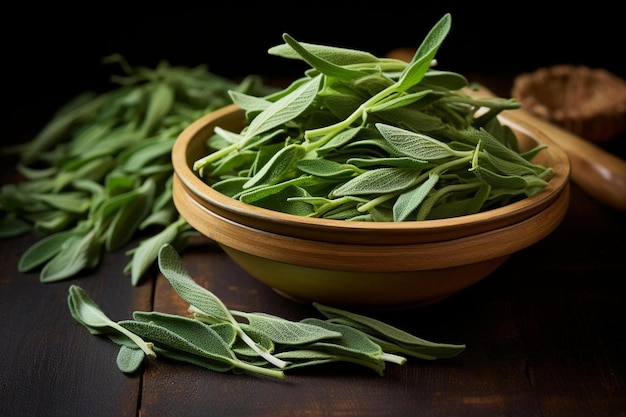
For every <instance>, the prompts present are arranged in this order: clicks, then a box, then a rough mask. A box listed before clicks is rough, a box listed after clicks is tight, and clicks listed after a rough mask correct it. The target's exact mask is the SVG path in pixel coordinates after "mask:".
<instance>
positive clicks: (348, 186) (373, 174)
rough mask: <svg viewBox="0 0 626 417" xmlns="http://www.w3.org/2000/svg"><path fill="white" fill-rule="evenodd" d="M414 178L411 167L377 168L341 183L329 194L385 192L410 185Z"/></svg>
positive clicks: (413, 182) (339, 195) (412, 183)
mask: <svg viewBox="0 0 626 417" xmlns="http://www.w3.org/2000/svg"><path fill="white" fill-rule="evenodd" d="M416 179H417V176H416V175H415V170H412V169H404V168H377V169H372V170H370V171H366V172H364V173H362V174H361V175H359V176H357V177H354V178H352V179H351V180H349V181H348V182H345V183H344V184H341V185H340V186H339V187H337V188H335V189H334V190H333V191H332V192H331V193H330V196H331V197H341V196H346V195H367V194H386V193H391V192H395V191H401V190H404V189H406V188H408V187H411V186H413V185H414V184H415V180H416Z"/></svg>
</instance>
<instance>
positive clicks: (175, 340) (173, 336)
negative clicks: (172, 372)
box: [68, 244, 465, 379]
mask: <svg viewBox="0 0 626 417" xmlns="http://www.w3.org/2000/svg"><path fill="white" fill-rule="evenodd" d="M158 258H159V267H160V268H161V272H162V273H163V275H164V276H165V277H166V279H168V281H169V283H170V284H171V285H172V287H173V288H174V290H175V291H176V293H177V294H178V295H179V296H181V298H182V299H183V300H185V301H186V302H189V303H190V305H189V309H188V312H189V313H190V315H189V316H180V315H175V314H169V313H161V312H157V311H151V312H143V311H135V312H134V313H133V317H132V319H128V320H120V321H118V322H113V321H112V320H111V319H109V318H108V317H107V316H106V315H105V314H104V313H103V312H102V310H101V309H100V308H99V307H98V306H97V305H96V304H95V303H94V302H93V300H92V299H91V298H89V297H88V296H87V295H86V293H85V292H84V290H82V289H81V288H80V287H78V286H76V285H73V286H71V287H70V295H69V297H68V304H69V307H70V312H71V313H72V316H73V317H74V319H75V320H76V321H77V322H78V323H80V324H82V325H83V326H84V327H86V328H87V329H88V330H89V331H90V332H91V333H92V334H94V335H104V336H107V337H108V338H109V339H110V340H111V341H113V342H114V343H116V344H117V345H119V346H120V349H119V351H118V354H117V357H116V363H117V366H118V368H119V369H120V370H121V371H122V372H125V373H132V372H136V371H138V370H139V369H140V368H141V365H142V364H143V363H144V361H145V358H146V357H147V356H148V357H150V358H155V357H156V356H157V355H158V357H163V358H168V359H170V360H173V361H178V362H186V363H189V364H192V365H196V366H200V367H203V368H205V369H208V370H211V371H215V372H245V373H250V374H257V375H264V376H268V377H272V378H278V379H283V378H285V372H288V371H291V370H295V369H302V368H306V367H311V366H317V365H323V364H329V363H333V362H345V363H352V364H355V365H358V366H364V367H366V368H369V369H371V370H373V371H374V372H376V373H377V374H378V375H381V376H382V375H384V371H385V369H386V365H387V364H388V363H391V364H395V365H404V364H405V363H406V362H407V356H413V357H416V358H420V359H428V360H434V359H437V358H452V357H454V356H456V355H458V354H459V353H461V352H462V351H463V350H464V348H465V345H452V344H443V343H434V342H429V341H427V340H424V339H421V338H418V337H416V336H413V335H412V334H410V333H407V332H404V331H403V330H400V329H398V328H395V327H393V326H391V325H389V324H386V323H383V322H381V321H379V320H376V319H372V318H369V317H367V316H363V315H359V314H354V313H350V312H348V311H345V310H341V309H338V308H336V307H330V306H326V305H323V304H319V303H314V304H313V306H314V307H315V308H317V310H318V311H320V312H321V313H322V314H323V315H324V316H325V317H326V318H325V319H320V318H305V319H303V320H300V321H297V322H295V321H291V320H287V319H284V318H281V317H278V316H275V315H271V314H267V313H260V312H244V311H240V310H231V309H228V308H227V307H226V306H225V305H224V303H223V302H222V301H221V300H220V299H219V298H218V297H217V296H216V295H215V294H213V293H212V292H210V291H209V290H207V289H205V288H204V287H202V286H200V285H199V284H198V283H196V282H195V281H194V280H193V278H191V276H190V275H189V273H188V272H187V271H186V270H185V268H184V265H183V263H182V259H181V258H180V256H179V255H178V253H177V252H176V250H175V249H174V248H173V247H172V246H171V245H169V244H164V245H163V246H162V247H161V250H160V251H159V255H158ZM405 355H406V356H405Z"/></svg>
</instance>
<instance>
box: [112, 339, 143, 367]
mask: <svg viewBox="0 0 626 417" xmlns="http://www.w3.org/2000/svg"><path fill="white" fill-rule="evenodd" d="M145 358H146V354H145V353H144V352H143V351H142V350H141V349H134V348H131V347H128V346H124V345H122V346H120V350H119V351H118V352H117V358H116V363H117V367H118V368H119V369H120V371H122V372H124V373H126V374H132V373H133V372H137V370H139V368H140V367H141V365H142V364H143V361H144V359H145Z"/></svg>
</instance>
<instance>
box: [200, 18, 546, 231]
mask: <svg viewBox="0 0 626 417" xmlns="http://www.w3.org/2000/svg"><path fill="white" fill-rule="evenodd" d="M450 27H451V17H450V14H446V15H444V16H443V17H442V18H441V19H440V20H439V21H438V22H437V23H436V24H435V26H434V27H433V28H432V29H431V30H430V32H429V33H428V34H427V36H426V38H425V39H424V40H423V42H422V44H421V45H420V47H419V48H418V49H417V50H416V53H415V55H414V56H413V59H412V60H411V62H408V63H407V62H404V61H401V60H397V59H392V58H379V57H376V56H374V55H372V54H370V53H367V52H364V51H358V50H352V49H345V48H338V47H331V46H324V45H316V44H309V43H301V42H298V41H296V40H295V39H294V38H293V37H291V36H290V35H289V34H286V33H285V34H284V35H283V39H284V41H285V43H284V44H281V45H278V46H275V47H272V48H270V50H269V53H270V54H272V55H276V56H279V57H284V58H287V59H297V60H301V61H304V62H305V63H306V64H308V65H309V66H310V68H309V69H307V70H306V71H305V74H304V76H303V77H301V78H299V79H297V80H295V81H294V82H293V83H292V84H290V85H289V86H288V87H287V88H285V89H283V90H281V91H278V92H275V93H272V94H269V95H266V96H264V97H259V96H253V95H249V94H242V93H241V92H238V91H232V92H231V97H232V99H233V102H234V103H235V104H237V105H238V106H239V107H240V108H241V109H243V110H244V111H245V115H246V118H247V121H248V123H247V124H246V125H245V126H244V127H243V129H242V130H241V131H239V132H231V131H228V130H226V129H223V128H221V127H219V126H218V127H217V128H216V129H215V132H214V135H213V136H212V137H211V138H210V139H209V140H208V147H209V152H210V153H209V154H208V155H206V156H204V157H202V158H199V159H198V160H196V161H195V163H194V165H193V169H194V171H195V172H196V173H197V174H198V175H199V176H200V177H201V178H202V179H203V180H204V181H205V182H206V183H207V184H209V185H210V186H211V187H213V188H214V189H215V190H217V191H219V192H221V193H223V194H225V195H228V196H230V197H232V198H235V199H238V200H240V201H242V202H245V203H248V204H252V205H256V206H259V207H264V208H268V209H272V210H278V211H282V212H286V213H291V214H296V215H301V216H310V217H321V218H329V219H341V220H351V221H394V222H399V221H415V220H429V219H439V218H447V217H455V216H462V215H467V214H473V213H477V212H479V211H485V210H489V209H491V208H496V207H501V206H503V205H506V204H509V203H511V202H514V201H517V200H519V199H522V198H525V197H528V196H531V195H533V194H535V193H537V192H539V191H540V190H541V189H542V188H543V187H545V185H546V184H547V182H548V181H549V179H550V178H551V177H552V176H553V170H552V169H551V168H550V167H544V166H541V165H537V164H534V163H532V162H531V160H532V158H533V157H534V156H535V155H536V154H537V153H538V152H540V151H541V150H542V149H543V148H544V147H545V146H542V145H538V146H536V147H534V148H533V149H530V150H526V151H524V152H520V150H519V148H518V142H517V138H516V136H515V134H514V133H513V131H512V130H511V129H510V128H509V127H507V126H505V125H503V124H502V123H500V121H499V120H498V118H497V116H498V114H499V113H501V112H502V111H503V110H507V109H515V108H519V107H520V103H519V102H517V101H516V100H514V99H504V98H485V99H475V98H471V97H469V96H468V95H467V94H465V93H464V92H463V89H464V88H469V83H468V81H467V79H466V78H465V77H464V76H462V75H461V74H458V73H454V72H449V71H439V70H436V69H435V68H434V66H435V64H437V62H436V60H435V55H436V53H437V51H438V49H439V47H440V46H441V44H442V42H443V41H444V39H445V38H446V36H447V34H448V32H449V30H450Z"/></svg>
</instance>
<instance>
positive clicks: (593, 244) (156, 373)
mask: <svg viewBox="0 0 626 417" xmlns="http://www.w3.org/2000/svg"><path fill="white" fill-rule="evenodd" d="M488 80H490V79H488ZM485 84H486V85H487V86H488V87H491V89H492V90H495V91H496V92H498V93H499V94H508V93H507V90H506V84H499V86H500V87H499V88H496V87H494V85H490V84H489V81H487V82H485ZM503 86H504V88H502V87H503ZM18 139H19V138H18ZM22 139H25V138H22ZM624 139H626V138H620V140H622V141H623V140H624ZM622 144H623V142H622ZM620 146H621V150H619V149H618V148H619V146H618V147H616V149H617V151H618V152H621V154H620V156H621V157H622V158H623V157H624V156H625V154H624V153H623V149H624V147H623V145H620ZM11 163H14V161H12V160H11V159H10V158H5V159H4V160H3V165H4V168H3V171H2V180H3V181H2V182H3V183H7V182H12V181H15V180H16V179H17V174H16V173H15V172H13V171H12V170H11V169H10V167H9V166H8V164H11ZM624 236H626V215H625V214H624V213H621V212H617V211H614V210H612V209H610V208H608V207H606V206H603V205H601V204H599V203H598V202H596V201H595V200H593V199H591V198H590V197H589V196H588V195H586V194H585V193H583V191H582V190H581V189H580V188H579V187H577V186H576V184H573V185H572V190H571V203H570V207H569V210H568V213H567V215H566V217H565V219H564V220H563V222H562V223H561V225H560V226H559V227H558V228H557V229H556V230H555V231H554V232H553V233H552V234H551V235H549V236H548V237H547V238H545V239H544V240H542V241H541V242H539V243H537V244H535V245H533V246H531V247H529V248H527V249H524V250H522V251H520V252H518V253H516V254H514V255H513V256H511V257H510V258H509V259H508V260H507V261H506V262H505V264H504V265H502V266H501V267H500V268H499V269H498V270H496V271H495V272H494V273H493V274H491V275H490V276H489V277H488V278H486V279H485V280H483V281H481V282H479V283H477V284H475V285H474V286H472V287H470V288H468V289H466V290H465V291H462V292H460V293H458V294H456V295H454V296H452V297H450V298H448V299H446V300H443V301H441V302H439V303H437V304H434V305H431V306H427V307H422V308H419V309H414V310H406V311H387V312H374V313H372V314H371V315H372V316H373V317H377V318H380V319H382V320H385V321H387V322H389V323H390V324H393V325H396V326H397V327H400V328H403V329H405V330H407V331H409V332H411V333H413V334H416V335H418V336H421V337H423V338H426V339H429V340H432V341H440V342H447V343H465V344H466V345H467V349H466V351H464V352H463V353H461V354H460V355H459V356H457V357H456V358H453V359H446V360H439V361H419V360H409V361H408V362H407V363H406V364H405V365H403V366H399V365H389V366H388V367H387V369H386V371H385V375H384V376H379V375H377V374H375V373H374V372H373V371H371V370H369V369H362V368H358V367H356V366H348V365H332V366H326V367H320V368H315V369H313V368H309V369H308V370H306V371H301V372H294V373H290V374H288V375H287V378H286V379H285V380H273V379H269V378H266V377H257V376H250V375H235V374H220V373H215V372H211V371H208V370H205V369H202V368H197V367H193V366H191V365H185V364H181V363H172V362H167V361H165V360H160V359H157V360H156V361H153V362H151V363H149V365H148V366H147V367H146V368H145V370H144V372H142V373H139V374H137V375H132V376H127V375H125V374H123V373H122V372H121V371H119V370H118V368H117V366H116V363H115V359H116V355H117V350H118V347H117V346H116V345H114V344H113V343H111V342H110V341H109V340H108V339H104V338H101V337H97V336H93V335H91V334H89V333H88V332H87V330H86V329H85V328H84V327H82V326H81V325H79V324H78V323H77V322H75V321H74V319H73V318H72V317H71V316H70V314H69V310H68V307H67V294H68V288H69V286H70V285H72V284H78V285H80V286H81V287H83V288H84V289H85V290H86V291H87V293H88V294H89V295H90V296H91V297H92V298H93V299H94V300H95V301H96V302H97V303H98V304H99V305H100V307H101V308H102V309H103V310H104V311H105V313H107V314H108V315H109V317H111V318H112V319H114V320H122V319H128V318H131V314H132V312H133V311H135V310H142V311H150V310H153V309H154V310H157V311H162V312H170V313H177V314H185V309H186V305H185V304H184V303H183V302H182V301H181V300H180V299H179V298H178V297H177V296H176V295H175V293H174V292H173V291H172V290H171V288H170V287H169V284H168V283H167V281H166V280H165V279H164V278H163V277H162V276H160V275H159V273H158V271H157V270H156V268H155V270H154V271H153V273H152V274H151V276H150V277H148V279H145V280H144V281H143V282H142V283H141V285H139V286H137V287H133V286H131V284H130V278H129V277H128V276H125V275H124V274H123V273H122V270H123V267H124V266H125V265H126V263H127V262H128V261H129V258H128V257H127V256H126V255H125V254H124V250H121V251H119V252H116V253H113V254H106V255H105V259H104V262H103V263H102V264H101V266H100V267H99V268H97V269H96V270H93V271H90V272H88V273H84V274H82V275H81V276H79V277H76V278H74V279H70V280H67V281H62V282H58V283H51V284H42V283H40V282H39V277H38V274H37V273H26V274H21V273H18V272H17V263H18V259H19V257H20V255H21V254H22V253H23V252H24V251H25V250H26V249H27V248H28V247H29V246H30V245H31V244H32V243H34V242H35V241H36V240H37V238H36V237H35V236H28V235H27V236H23V237H19V238H15V239H11V240H8V241H0V262H1V263H0V264H1V265H2V274H1V276H0V306H1V307H0V318H1V321H0V340H1V344H0V346H1V347H0V349H1V350H0V357H1V358H2V361H1V362H0V363H1V365H0V369H1V371H0V381H1V384H2V387H1V391H0V416H3V417H13V416H15V417H18V416H19V417H22V416H45V417H48V416H50V417H52V416H55V417H56V416H90V417H97V416H137V415H141V416H142V417H147V416H161V417H163V416H196V415H197V416H207V415H214V416H243V415H254V416H274V417H276V416H289V417H295V416H307V417H312V416H326V417H328V416H341V417H348V416H355V417H356V416H394V417H402V416H478V417H485V416H542V417H553V416H584V417H618V416H622V417H623V416H626V296H625V293H624V290H623V286H624V279H625V278H626V239H624ZM131 246H134V244H133V245H129V248H130V247H131ZM183 261H184V263H185V266H186V267H187V269H188V270H189V272H190V273H191V275H192V276H193V277H194V278H195V279H196V280H197V281H198V282H199V283H200V284H202V285H205V286H207V287H208V288H209V289H210V290H211V291H213V292H214V293H215V294H216V295H218V296H219V297H220V298H221V299H222V300H223V301H224V302H225V304H226V305H227V306H228V307H229V308H233V309H238V310H243V311H263V312H267V313H272V314H276V315H279V316H282V317H285V318H289V319H294V320H298V319H302V318H305V317H312V316H314V317H318V315H317V314H316V311H315V310H314V309H313V308H312V307H310V306H307V305H301V304H297V303H294V302H292V301H290V300H287V299H285V298H283V297H281V296H280V295H278V294H276V293H275V292H273V291H272V290H271V289H269V288H267V287H265V286H264V285H263V284H260V283H259V282H257V281H255V280H254V279H252V278H251V277H250V276H249V275H248V274H247V273H245V272H243V271H242V270H241V269H239V268H238V267H237V266H236V265H235V264H234V263H233V262H232V261H231V260H230V259H229V258H228V257H227V256H226V255H225V254H224V253H223V252H222V251H221V250H220V249H219V248H218V247H217V246H216V245H215V244H214V243H213V242H210V241H208V240H205V239H198V240H196V241H194V244H193V245H192V246H191V247H190V248H188V250H186V251H185V252H184V253H183Z"/></svg>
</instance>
